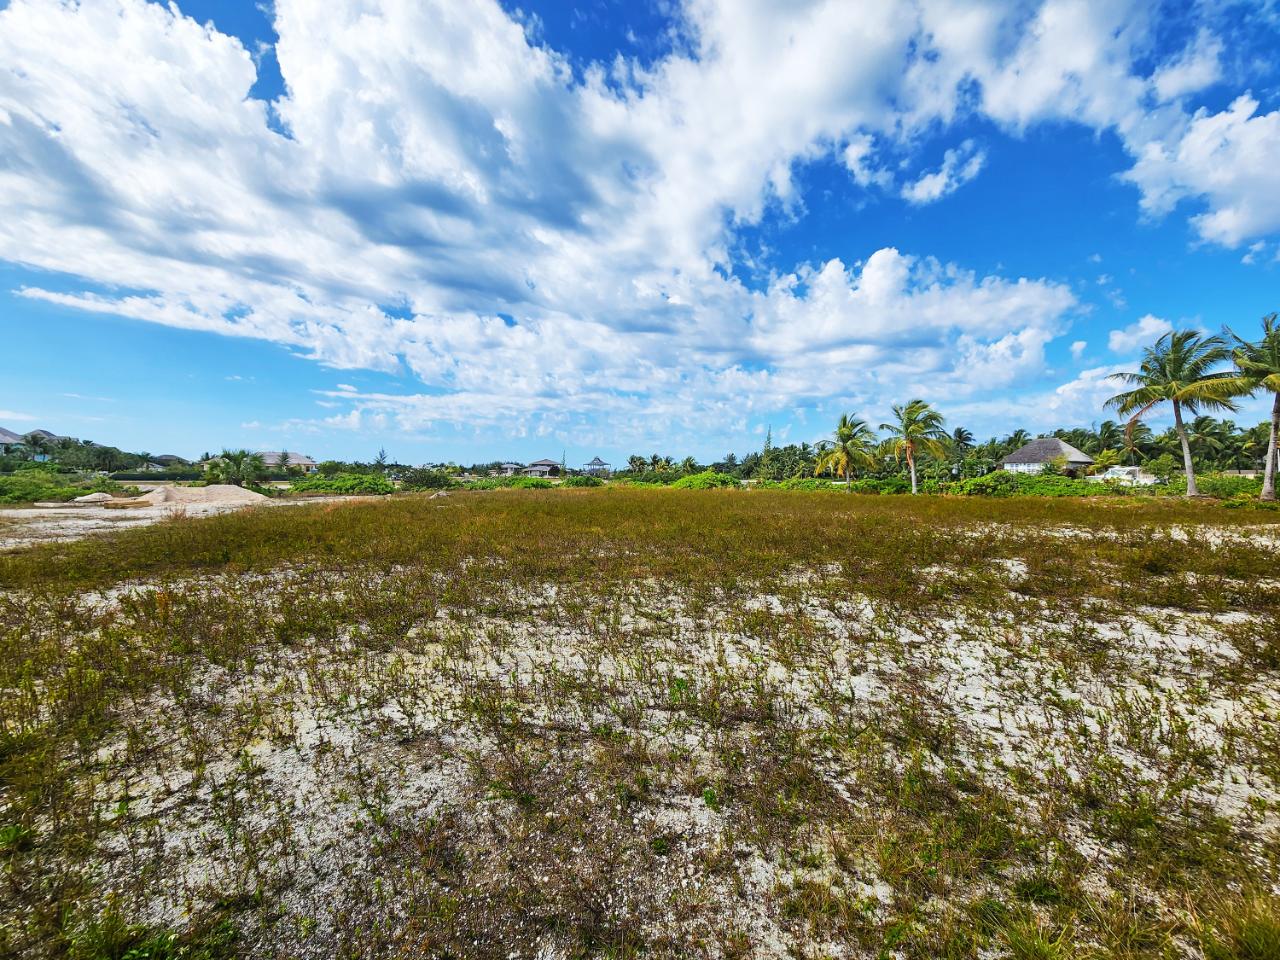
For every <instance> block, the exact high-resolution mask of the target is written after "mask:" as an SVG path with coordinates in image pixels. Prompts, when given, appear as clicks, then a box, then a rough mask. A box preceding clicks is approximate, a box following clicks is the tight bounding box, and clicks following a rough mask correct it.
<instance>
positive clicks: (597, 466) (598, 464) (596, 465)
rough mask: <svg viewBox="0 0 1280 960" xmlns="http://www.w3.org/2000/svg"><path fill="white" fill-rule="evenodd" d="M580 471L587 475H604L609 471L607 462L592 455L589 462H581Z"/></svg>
mask: <svg viewBox="0 0 1280 960" xmlns="http://www.w3.org/2000/svg"><path fill="white" fill-rule="evenodd" d="M582 472H583V473H585V474H586V475H587V476H589V477H600V476H605V475H607V474H608V473H609V464H607V463H605V462H604V461H603V460H601V459H600V458H599V457H592V458H591V462H590V463H585V464H583V466H582Z"/></svg>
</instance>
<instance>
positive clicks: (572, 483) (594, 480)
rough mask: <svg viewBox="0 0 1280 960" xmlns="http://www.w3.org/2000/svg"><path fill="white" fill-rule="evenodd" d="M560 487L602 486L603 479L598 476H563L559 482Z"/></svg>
mask: <svg viewBox="0 0 1280 960" xmlns="http://www.w3.org/2000/svg"><path fill="white" fill-rule="evenodd" d="M560 486H562V487H603V486H604V481H603V480H601V479H600V478H599V477H588V476H581V477H565V478H564V480H562V481H561V482H560Z"/></svg>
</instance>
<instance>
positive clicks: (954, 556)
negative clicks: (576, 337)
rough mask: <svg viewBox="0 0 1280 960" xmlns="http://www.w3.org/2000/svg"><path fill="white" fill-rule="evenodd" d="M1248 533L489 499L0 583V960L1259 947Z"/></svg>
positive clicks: (36, 564)
mask: <svg viewBox="0 0 1280 960" xmlns="http://www.w3.org/2000/svg"><path fill="white" fill-rule="evenodd" d="M1277 521H1280V517H1277V516H1275V515H1272V514H1267V513H1257V514H1243V513H1241V512H1240V511H1225V510H1221V509H1218V508H1214V507H1211V506H1208V505H1205V504H1200V503H1182V502H1177V501H1173V500H1170V499H1155V498H1145V499H1139V498H1109V499H1085V498H1077V499H1062V500H1048V499H1041V498H1008V499H1005V498H992V499H989V498H977V497H972V498H961V497H948V498H942V497H917V498H912V497H866V496H856V495H849V494H846V493H843V492H831V493H819V492H815V493H812V494H810V495H804V496H797V495H793V494H787V493H784V492H772V491H769V490H759V491H752V492H750V493H746V492H743V491H738V490H723V491H719V490H698V491H683V490H661V491H652V490H644V489H625V488H616V487H615V488H606V489H602V490H578V491H562V490H547V491H542V490H527V491H522V490H495V491H493V492H491V493H489V494H486V495H484V496H466V495H459V496H450V497H447V498H435V499H433V498H432V497H430V496H429V495H421V496H401V497H395V498H389V499H385V500H380V501H348V502H341V503H317V504H314V505H304V506H298V507H291V508H287V509H274V508H263V509H260V510H252V511H247V512H244V513H239V514H230V515H223V516H218V517H212V518H207V519H201V520H190V519H175V520H173V521H170V522H166V523H162V524H159V525H157V526H154V527H150V528H146V529H131V530H124V531H120V532H119V533H116V534H113V535H112V536H110V537H107V538H103V539H100V540H97V541H92V542H89V541H85V542H80V543H67V544H57V545H48V546H45V547H40V548H37V549H34V550H29V551H26V552H21V553H14V554H10V555H6V556H4V557H0V589H2V590H3V592H2V593H0V889H3V891H4V893H3V894H2V895H0V896H2V897H3V900H4V903H5V909H4V910H3V911H0V954H8V955H21V956H30V957H64V956H65V957H77V958H89V957H91V958H123V957H131V958H142V957H147V958H170V957H191V958H215V957H233V956H243V957H261V956H277V957H335V958H337V957H355V956H361V957H379V956H385V957H403V956H410V955H412V956H429V957H468V958H471V957H478V958H485V957H494V958H499V957H501V958H507V957H587V956H592V957H615V958H616V957H639V956H648V957H661V956H669V957H677V956H678V957H689V956H695V957H696V956H702V957H715V958H722V957H778V958H781V957H813V958H818V957H867V958H873V957H890V956H894V957H903V958H926V957H927V958H933V957H956V958H959V957H972V958H977V957H983V958H999V957H1012V958H1041V957H1043V958H1084V957H1090V958H1092V957H1117V958H1119V957H1124V958H1139V957H1151V958H1156V957H1170V956H1192V957H1196V956H1203V957H1205V958H1214V960H1216V958H1272V957H1275V956H1276V952H1275V951H1276V944H1277V938H1276V934H1277V930H1278V929H1280V904H1278V903H1277V899H1276V897H1275V895H1274V891H1275V889H1276V884H1277V882H1280V749H1277V744H1278V743H1280V709H1278V708H1277V704H1278V703H1280V589H1277V587H1278V586H1280V584H1278V583H1277V581H1276V579H1275V572H1274V571H1275V551H1276V548H1277V543H1280V540H1278V539H1277V538H1278V536H1280V523H1278V522H1277Z"/></svg>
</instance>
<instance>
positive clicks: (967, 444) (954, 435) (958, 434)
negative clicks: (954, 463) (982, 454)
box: [951, 427, 973, 453]
mask: <svg viewBox="0 0 1280 960" xmlns="http://www.w3.org/2000/svg"><path fill="white" fill-rule="evenodd" d="M951 447H952V449H953V450H955V451H956V452H957V453H964V452H965V451H966V450H972V449H973V434H972V433H970V432H969V431H968V430H966V429H965V428H964V427H956V428H955V429H954V430H952V431H951Z"/></svg>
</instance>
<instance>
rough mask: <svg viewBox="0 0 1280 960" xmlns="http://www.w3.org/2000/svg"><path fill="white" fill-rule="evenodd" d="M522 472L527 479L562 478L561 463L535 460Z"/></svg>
mask: <svg viewBox="0 0 1280 960" xmlns="http://www.w3.org/2000/svg"><path fill="white" fill-rule="evenodd" d="M521 472H522V473H523V474H524V475H525V476H526V477H558V476H560V461H558V460H535V461H533V463H531V464H529V465H528V466H527V467H525V468H524V470H523V471H521Z"/></svg>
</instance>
